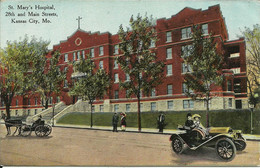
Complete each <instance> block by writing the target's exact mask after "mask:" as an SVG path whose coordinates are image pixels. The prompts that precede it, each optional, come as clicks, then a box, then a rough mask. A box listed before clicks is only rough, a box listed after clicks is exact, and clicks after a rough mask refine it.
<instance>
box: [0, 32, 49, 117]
mask: <svg viewBox="0 0 260 168" xmlns="http://www.w3.org/2000/svg"><path fill="white" fill-rule="evenodd" d="M48 44H49V43H48V42H45V41H42V40H39V41H38V40H37V39H36V38H34V37H33V38H32V39H31V40H29V38H28V37H27V36H25V38H24V39H23V40H21V41H19V42H17V41H14V42H9V41H8V42H7V47H6V48H5V49H2V50H1V55H0V69H1V71H2V72H1V76H0V78H1V80H0V94H1V100H2V101H3V102H4V104H5V107H6V113H7V117H8V118H10V106H11V103H12V100H13V98H14V97H15V96H16V95H25V94H26V93H28V91H29V90H30V88H31V87H32V85H33V84H32V73H31V63H32V58H34V57H37V56H40V55H45V54H46V51H47V46H48ZM36 46H37V47H36ZM39 49H40V50H39Z"/></svg>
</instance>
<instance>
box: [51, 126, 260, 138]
mask: <svg viewBox="0 0 260 168" xmlns="http://www.w3.org/2000/svg"><path fill="white" fill-rule="evenodd" d="M54 127H62V128H81V129H93V130H102V131H112V126H111V127H109V126H93V127H92V128H90V126H85V125H70V124H56V125H55V126H54ZM118 131H119V132H120V131H121V130H120V127H118ZM126 132H131V133H149V134H165V135H171V134H174V133H180V132H182V131H181V130H175V129H164V130H163V133H160V132H158V129H154V128H142V130H141V132H139V131H138V128H134V127H126ZM243 137H244V138H246V140H251V141H260V135H251V134H243Z"/></svg>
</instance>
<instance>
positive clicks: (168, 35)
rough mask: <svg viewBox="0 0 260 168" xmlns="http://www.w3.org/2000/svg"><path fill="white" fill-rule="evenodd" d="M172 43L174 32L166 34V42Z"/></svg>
mask: <svg viewBox="0 0 260 168" xmlns="http://www.w3.org/2000/svg"><path fill="white" fill-rule="evenodd" d="M171 41H172V32H166V42H171Z"/></svg>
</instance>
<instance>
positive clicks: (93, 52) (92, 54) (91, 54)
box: [90, 48, 95, 58]
mask: <svg viewBox="0 0 260 168" xmlns="http://www.w3.org/2000/svg"><path fill="white" fill-rule="evenodd" d="M94 56H95V51H94V48H91V49H90V57H91V58H93V57H94Z"/></svg>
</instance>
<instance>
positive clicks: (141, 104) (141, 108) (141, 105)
mask: <svg viewBox="0 0 260 168" xmlns="http://www.w3.org/2000/svg"><path fill="white" fill-rule="evenodd" d="M140 111H141V112H143V103H140Z"/></svg>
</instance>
